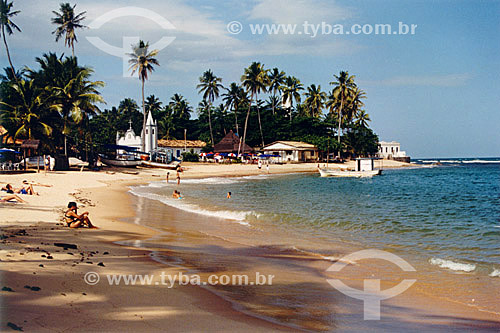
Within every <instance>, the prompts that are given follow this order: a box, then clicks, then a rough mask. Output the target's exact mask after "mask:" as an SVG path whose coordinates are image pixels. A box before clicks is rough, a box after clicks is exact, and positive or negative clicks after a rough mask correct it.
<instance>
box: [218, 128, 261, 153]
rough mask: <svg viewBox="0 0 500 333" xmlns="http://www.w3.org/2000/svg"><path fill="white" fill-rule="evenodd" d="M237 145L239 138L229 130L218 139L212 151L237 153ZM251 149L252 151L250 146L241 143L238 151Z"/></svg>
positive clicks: (246, 151) (244, 151) (249, 150)
mask: <svg viewBox="0 0 500 333" xmlns="http://www.w3.org/2000/svg"><path fill="white" fill-rule="evenodd" d="M239 145H240V138H239V137H238V136H237V135H236V134H234V133H233V131H232V130H231V131H229V133H227V135H226V136H225V137H224V138H223V139H222V140H220V142H219V143H217V144H216V145H215V146H214V152H216V153H233V154H237V153H238V147H239ZM251 151H253V149H252V147H250V146H249V145H247V144H246V143H244V144H243V143H242V145H241V150H240V153H250V152H251Z"/></svg>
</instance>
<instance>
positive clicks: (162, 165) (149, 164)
mask: <svg viewBox="0 0 500 333" xmlns="http://www.w3.org/2000/svg"><path fill="white" fill-rule="evenodd" d="M179 164H180V162H179V161H172V162H170V163H168V164H165V163H160V162H152V161H142V165H143V166H146V167H150V168H160V169H168V170H175V169H176V168H177V167H178V166H179Z"/></svg>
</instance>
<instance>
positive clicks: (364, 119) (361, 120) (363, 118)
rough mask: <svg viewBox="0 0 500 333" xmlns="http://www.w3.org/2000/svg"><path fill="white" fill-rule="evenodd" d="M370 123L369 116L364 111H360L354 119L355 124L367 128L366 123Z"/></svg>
mask: <svg viewBox="0 0 500 333" xmlns="http://www.w3.org/2000/svg"><path fill="white" fill-rule="evenodd" d="M369 121H371V119H370V116H369V115H368V113H366V112H365V110H361V111H360V112H359V113H358V116H357V119H356V124H357V125H359V126H361V127H365V128H368V122H369Z"/></svg>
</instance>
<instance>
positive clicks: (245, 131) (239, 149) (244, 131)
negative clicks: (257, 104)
mask: <svg viewBox="0 0 500 333" xmlns="http://www.w3.org/2000/svg"><path fill="white" fill-rule="evenodd" d="M252 101H253V91H252V96H251V97H250V105H249V106H248V111H247V117H246V118H245V128H244V130H243V140H241V137H240V144H239V146H238V155H239V154H240V152H241V145H242V142H243V144H245V140H246V138H247V126H248V118H250V110H251V108H252Z"/></svg>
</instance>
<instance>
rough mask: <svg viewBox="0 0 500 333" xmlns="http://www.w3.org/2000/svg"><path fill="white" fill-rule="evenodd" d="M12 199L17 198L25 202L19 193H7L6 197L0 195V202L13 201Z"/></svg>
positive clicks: (20, 201)
mask: <svg viewBox="0 0 500 333" xmlns="http://www.w3.org/2000/svg"><path fill="white" fill-rule="evenodd" d="M12 200H16V201H17V202H19V203H24V202H26V201H24V200H23V199H21V198H19V197H18V196H17V195H15V194H12V195H6V196H4V197H0V202H12Z"/></svg>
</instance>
